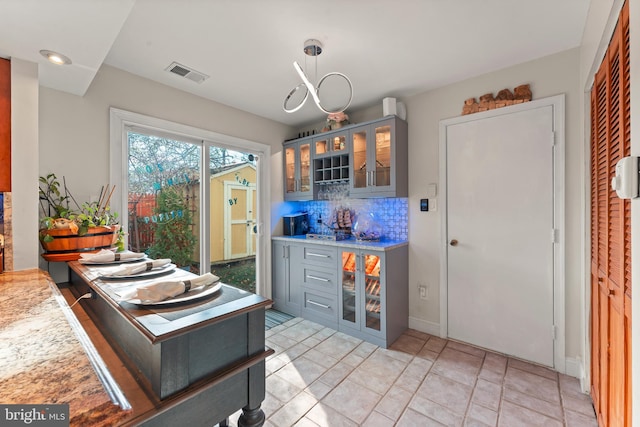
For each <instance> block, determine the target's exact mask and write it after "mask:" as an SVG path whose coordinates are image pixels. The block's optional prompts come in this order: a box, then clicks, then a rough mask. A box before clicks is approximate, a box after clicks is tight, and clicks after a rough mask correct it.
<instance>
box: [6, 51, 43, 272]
mask: <svg viewBox="0 0 640 427" xmlns="http://www.w3.org/2000/svg"><path fill="white" fill-rule="evenodd" d="M37 153H38V64H36V63H33V62H27V61H22V60H20V59H18V58H12V59H11V165H12V168H11V197H12V219H11V221H12V233H13V269H14V270H25V269H29V268H37V267H38V253H39V252H38V248H39V243H38V211H37V204H38V154H37Z"/></svg>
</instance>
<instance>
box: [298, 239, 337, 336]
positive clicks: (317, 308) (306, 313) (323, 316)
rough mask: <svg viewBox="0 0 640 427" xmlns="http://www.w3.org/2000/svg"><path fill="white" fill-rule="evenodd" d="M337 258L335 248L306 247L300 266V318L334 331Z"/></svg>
mask: <svg viewBox="0 0 640 427" xmlns="http://www.w3.org/2000/svg"><path fill="white" fill-rule="evenodd" d="M337 256H338V248H336V247H334V246H322V245H314V244H310V245H305V246H304V247H303V250H302V263H301V264H300V268H301V273H302V274H301V276H300V277H301V282H300V284H301V288H302V310H301V313H300V315H301V316H302V317H304V318H305V319H309V320H312V321H314V322H318V323H321V324H323V325H325V326H327V327H330V328H333V329H337V327H338V300H337V290H338V281H337V276H338V275H337V266H338V262H337Z"/></svg>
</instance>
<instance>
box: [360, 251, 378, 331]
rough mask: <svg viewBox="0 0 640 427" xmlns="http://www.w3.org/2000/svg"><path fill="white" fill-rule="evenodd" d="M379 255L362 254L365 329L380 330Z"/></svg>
mask: <svg viewBox="0 0 640 427" xmlns="http://www.w3.org/2000/svg"><path fill="white" fill-rule="evenodd" d="M380 262H381V259H380V256H378V255H372V254H363V255H362V263H363V267H364V269H363V270H364V324H363V325H362V326H363V328H364V329H366V330H367V331H369V332H371V331H376V332H380V330H381V327H380V313H381V308H382V300H381V298H380V296H381V291H382V289H381V288H382V281H381V280H380Z"/></svg>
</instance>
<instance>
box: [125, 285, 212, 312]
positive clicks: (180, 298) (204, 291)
mask: <svg viewBox="0 0 640 427" xmlns="http://www.w3.org/2000/svg"><path fill="white" fill-rule="evenodd" d="M221 287H222V282H221V281H219V280H218V281H217V282H214V283H212V284H210V285H206V286H203V287H201V288H196V289H194V290H191V291H189V292H187V293H184V294H180V295H177V296H175V297H173V298H169V299H166V300H164V301H158V302H143V301H140V300H139V299H134V300H129V301H126V302H129V303H131V304H136V305H145V306H150V305H169V304H178V303H181V302H187V301H195V300H198V299H200V298H205V297H208V296H209V295H212V294H214V293H216V292H218V291H219V290H220V288H221Z"/></svg>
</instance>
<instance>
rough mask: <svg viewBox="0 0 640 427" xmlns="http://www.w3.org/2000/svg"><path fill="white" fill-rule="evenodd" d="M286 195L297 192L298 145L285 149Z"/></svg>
mask: <svg viewBox="0 0 640 427" xmlns="http://www.w3.org/2000/svg"><path fill="white" fill-rule="evenodd" d="M284 170H285V173H284V175H285V176H284V193H285V196H286V195H289V194H293V193H295V192H296V187H297V182H296V179H297V178H296V145H295V144H292V145H289V146H286V147H284Z"/></svg>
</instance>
